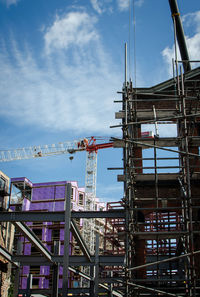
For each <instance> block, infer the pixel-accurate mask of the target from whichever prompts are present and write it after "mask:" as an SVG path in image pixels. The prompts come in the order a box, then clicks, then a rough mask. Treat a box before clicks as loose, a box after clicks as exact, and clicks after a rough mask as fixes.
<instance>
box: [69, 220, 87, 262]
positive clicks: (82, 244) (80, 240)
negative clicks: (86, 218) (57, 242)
mask: <svg viewBox="0 0 200 297" xmlns="http://www.w3.org/2000/svg"><path fill="white" fill-rule="evenodd" d="M71 230H72V234H73V236H74V237H75V239H76V241H77V242H78V245H79V247H80V248H81V250H82V252H83V254H84V255H85V256H86V257H87V258H88V260H89V261H90V262H91V254H90V251H89V249H88V246H87V245H86V243H85V241H84V239H83V237H82V235H81V233H80V231H79V229H78V228H77V226H76V223H75V222H74V220H73V219H72V220H71Z"/></svg>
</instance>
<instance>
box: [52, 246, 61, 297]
mask: <svg viewBox="0 0 200 297" xmlns="http://www.w3.org/2000/svg"><path fill="white" fill-rule="evenodd" d="M54 254H55V255H59V254H60V242H59V241H54ZM58 281H59V264H58V263H55V264H53V286H52V297H58Z"/></svg>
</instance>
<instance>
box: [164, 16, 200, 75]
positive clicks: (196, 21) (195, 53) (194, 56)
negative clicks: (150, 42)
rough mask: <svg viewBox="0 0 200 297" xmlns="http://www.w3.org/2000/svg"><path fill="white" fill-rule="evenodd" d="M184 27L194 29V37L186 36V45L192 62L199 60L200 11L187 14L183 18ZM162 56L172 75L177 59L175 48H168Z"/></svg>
mask: <svg viewBox="0 0 200 297" xmlns="http://www.w3.org/2000/svg"><path fill="white" fill-rule="evenodd" d="M183 22H184V25H186V26H187V27H193V32H195V34H194V33H193V36H191V37H189V36H186V44H187V48H188V53H189V57H190V60H199V58H200V55H199V53H200V11H197V12H195V13H190V14H187V15H185V16H184V17H183ZM162 56H163V58H164V60H165V62H166V63H167V64H168V72H169V74H170V75H172V58H174V57H175V48H174V45H173V46H172V47H166V48H165V49H164V50H163V51H162ZM178 59H179V60H180V53H179V49H178ZM192 66H193V67H196V66H197V64H196V63H195V64H192ZM198 66H199V65H198Z"/></svg>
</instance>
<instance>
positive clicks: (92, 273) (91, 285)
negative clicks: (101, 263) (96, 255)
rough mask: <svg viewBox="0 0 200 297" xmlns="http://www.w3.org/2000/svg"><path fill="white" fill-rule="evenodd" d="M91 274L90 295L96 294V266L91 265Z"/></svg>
mask: <svg viewBox="0 0 200 297" xmlns="http://www.w3.org/2000/svg"><path fill="white" fill-rule="evenodd" d="M90 276H91V281H90V296H91V297H93V296H94V266H91V267H90Z"/></svg>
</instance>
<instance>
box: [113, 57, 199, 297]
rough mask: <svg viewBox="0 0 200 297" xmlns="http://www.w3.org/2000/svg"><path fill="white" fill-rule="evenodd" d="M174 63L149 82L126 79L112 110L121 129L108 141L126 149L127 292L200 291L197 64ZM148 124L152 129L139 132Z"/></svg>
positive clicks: (182, 293) (123, 177) (192, 293)
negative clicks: (169, 73) (162, 77)
mask: <svg viewBox="0 0 200 297" xmlns="http://www.w3.org/2000/svg"><path fill="white" fill-rule="evenodd" d="M178 63H179V62H177V64H178ZM176 71H177V75H175V76H174V78H173V79H171V80H168V81H166V82H164V83H161V84H159V85H157V86H154V87H152V88H134V87H133V86H132V82H131V81H130V82H127V81H126V80H125V84H124V87H123V90H122V101H121V102H122V110H120V112H118V113H116V118H121V119H122V124H120V125H117V126H118V127H121V128H122V131H123V137H122V139H115V142H114V146H116V147H123V152H124V153H123V175H118V181H122V182H123V183H124V199H123V201H124V203H125V205H124V208H125V213H126V215H125V217H126V220H125V229H126V239H125V255H126V256H125V259H126V270H125V274H126V275H125V276H126V289H125V294H126V295H125V296H161V295H162V296H200V287H199V284H200V283H199V281H200V279H199V259H200V258H199V253H200V251H199V247H200V242H199V239H200V237H199V223H200V197H199V182H200V160H199V157H200V156H199V144H200V130H199V128H200V106H199V103H200V102H199V99H200V68H196V69H194V70H191V71H189V72H186V73H184V74H183V71H182V67H177V68H176ZM178 71H179V72H178ZM148 124H149V125H150V126H149V127H151V128H152V126H155V133H154V134H152V133H149V134H148V135H150V136H147V137H145V136H144V135H145V134H144V133H142V129H143V126H144V125H148ZM162 125H164V126H163V127H164V129H162V127H161V126H162ZM117 126H115V127H117ZM175 126H176V128H175ZM146 127H147V126H146ZM158 127H161V131H164V132H161V134H162V135H160V136H159V128H158ZM170 130H171V136H168V137H165V134H167V133H169V132H170ZM176 131H177V132H176ZM152 135H153V136H152ZM118 169H120V168H118Z"/></svg>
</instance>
